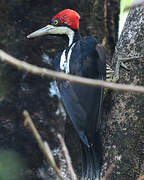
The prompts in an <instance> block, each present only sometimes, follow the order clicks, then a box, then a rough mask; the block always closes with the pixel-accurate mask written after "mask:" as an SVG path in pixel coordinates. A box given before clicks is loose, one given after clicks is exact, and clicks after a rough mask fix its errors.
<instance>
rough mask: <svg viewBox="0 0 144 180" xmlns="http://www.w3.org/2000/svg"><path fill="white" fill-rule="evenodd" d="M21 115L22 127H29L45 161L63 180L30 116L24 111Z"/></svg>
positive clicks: (48, 148)
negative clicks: (22, 117)
mask: <svg viewBox="0 0 144 180" xmlns="http://www.w3.org/2000/svg"><path fill="white" fill-rule="evenodd" d="M23 115H24V117H25V121H24V125H25V126H29V127H30V129H31V131H32V133H33V135H34V137H35V138H36V140H37V142H38V145H39V147H40V148H41V150H42V152H43V153H44V155H45V156H46V158H47V161H48V162H49V164H50V165H51V166H52V167H53V169H54V170H55V172H56V174H57V175H58V176H59V178H60V179H61V180H64V179H63V177H62V175H61V172H60V170H59V168H58V167H57V165H56V162H55V160H54V157H53V155H52V152H51V150H50V147H49V145H48V143H47V142H43V140H42V138H41V136H40V134H39V133H38V131H37V129H36V127H35V125H34V123H33V121H32V119H31V117H30V115H29V113H28V111H24V112H23Z"/></svg>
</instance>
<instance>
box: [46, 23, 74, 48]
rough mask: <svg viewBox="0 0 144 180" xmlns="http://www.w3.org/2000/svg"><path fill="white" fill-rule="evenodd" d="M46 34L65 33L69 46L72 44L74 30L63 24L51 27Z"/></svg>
mask: <svg viewBox="0 0 144 180" xmlns="http://www.w3.org/2000/svg"><path fill="white" fill-rule="evenodd" d="M48 34H66V35H67V36H68V38H69V46H70V45H71V44H72V42H73V38H74V31H73V30H72V29H70V28H69V27H64V26H59V27H55V28H52V29H51V30H49V31H48Z"/></svg>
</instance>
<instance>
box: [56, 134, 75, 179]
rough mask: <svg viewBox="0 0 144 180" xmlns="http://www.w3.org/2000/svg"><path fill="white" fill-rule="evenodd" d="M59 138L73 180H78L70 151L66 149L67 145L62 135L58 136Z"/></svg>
mask: <svg viewBox="0 0 144 180" xmlns="http://www.w3.org/2000/svg"><path fill="white" fill-rule="evenodd" d="M58 138H59V141H60V143H61V146H62V150H63V153H64V156H65V159H66V162H67V166H68V169H69V172H70V176H71V179H72V180H77V176H76V174H75V172H74V169H73V166H72V162H71V158H70V155H69V152H68V149H67V147H66V144H65V142H64V140H63V138H62V136H61V135H60V134H58Z"/></svg>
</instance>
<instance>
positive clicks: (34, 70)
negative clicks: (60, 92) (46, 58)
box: [0, 50, 144, 93]
mask: <svg viewBox="0 0 144 180" xmlns="http://www.w3.org/2000/svg"><path fill="white" fill-rule="evenodd" d="M0 59H1V60H2V61H4V62H6V63H8V64H11V65H12V66H14V67H16V68H18V69H20V70H23V71H26V72H29V73H31V74H35V75H41V76H46V77H53V78H54V77H55V78H57V79H63V80H69V81H71V82H75V83H80V84H85V85H91V86H99V87H104V88H109V89H114V90H119V91H128V92H139V93H144V87H143V86H134V85H126V84H118V83H110V82H106V81H102V80H96V79H90V78H83V77H79V76H73V75H69V74H65V73H62V72H55V71H52V70H49V69H46V68H40V67H38V66H35V65H31V64H29V63H26V62H24V61H21V60H19V59H16V58H14V57H12V56H10V55H8V54H7V53H5V52H4V51H2V50H0Z"/></svg>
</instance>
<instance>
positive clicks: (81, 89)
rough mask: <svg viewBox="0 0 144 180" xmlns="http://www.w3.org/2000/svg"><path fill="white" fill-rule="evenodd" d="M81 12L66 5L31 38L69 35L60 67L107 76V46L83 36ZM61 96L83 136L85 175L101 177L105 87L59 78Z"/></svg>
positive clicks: (57, 63)
mask: <svg viewBox="0 0 144 180" xmlns="http://www.w3.org/2000/svg"><path fill="white" fill-rule="evenodd" d="M79 19H80V16H79V14H78V13H77V12H76V11H74V10H71V9H65V10H63V11H61V12H60V13H58V14H57V15H56V16H54V17H53V18H52V20H51V23H50V24H49V25H47V26H45V27H44V28H42V29H39V30H37V31H35V32H33V33H31V34H30V35H28V36H27V37H28V38H33V37H37V36H41V35H45V34H55V35H66V36H68V39H69V43H68V46H67V48H66V49H65V50H63V52H60V53H59V54H58V55H57V57H56V58H55V60H54V68H55V70H56V71H60V72H61V71H62V72H65V73H66V74H73V75H77V76H82V77H87V78H94V79H100V80H105V78H106V67H105V66H106V65H105V53H104V50H103V48H102V47H101V46H100V44H99V43H98V42H97V40H96V39H95V38H92V37H86V38H82V37H81V36H80V32H79ZM57 86H58V89H59V92H60V95H61V100H62V102H63V104H64V106H65V109H66V111H67V113H68V115H69V117H70V119H71V120H72V123H73V125H74V127H75V129H76V131H77V133H78V135H79V137H80V140H81V145H82V146H81V147H82V169H83V170H82V176H83V178H85V179H90V180H94V179H97V180H99V179H100V172H101V165H102V149H101V143H100V140H99V125H100V119H101V106H102V101H103V88H101V87H92V86H88V85H81V84H76V83H72V82H69V81H65V80H57Z"/></svg>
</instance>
